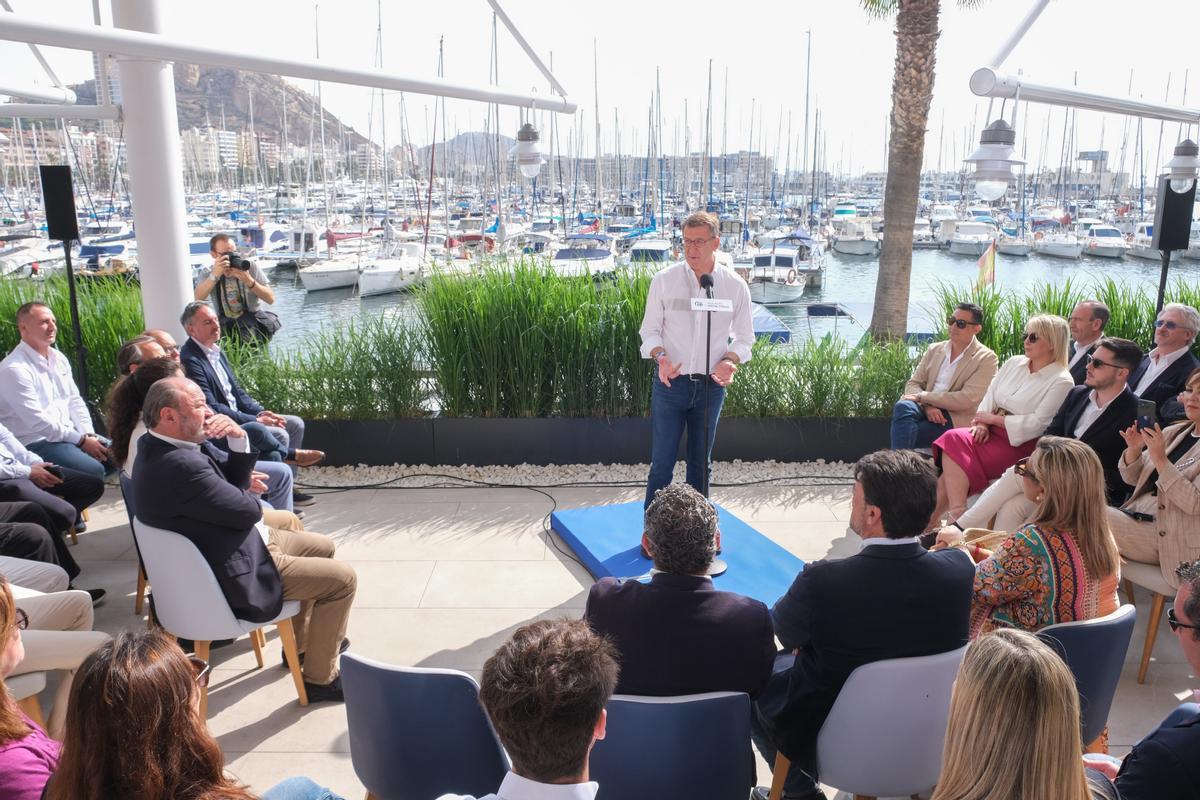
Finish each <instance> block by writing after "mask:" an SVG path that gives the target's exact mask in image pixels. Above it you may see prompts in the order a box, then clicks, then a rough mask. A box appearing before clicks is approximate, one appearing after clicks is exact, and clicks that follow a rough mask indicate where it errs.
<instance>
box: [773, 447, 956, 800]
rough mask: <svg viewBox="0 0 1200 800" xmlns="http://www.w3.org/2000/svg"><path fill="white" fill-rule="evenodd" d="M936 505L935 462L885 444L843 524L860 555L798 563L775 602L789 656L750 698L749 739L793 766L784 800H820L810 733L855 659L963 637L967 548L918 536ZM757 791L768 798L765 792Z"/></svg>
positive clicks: (858, 474) (947, 644) (861, 477)
mask: <svg viewBox="0 0 1200 800" xmlns="http://www.w3.org/2000/svg"><path fill="white" fill-rule="evenodd" d="M936 503H937V475H936V474H935V473H934V468H933V465H932V464H930V463H929V462H928V461H926V460H925V459H924V458H922V457H921V456H919V455H918V454H917V453H916V452H914V451H912V450H881V451H879V452H877V453H872V454H870V455H868V456H865V457H863V458H862V459H860V460H859V462H858V463H857V464H856V465H855V467H854V495H853V499H852V500H851V506H850V528H851V529H852V530H853V531H854V532H855V533H857V534H858V535H859V536H861V537H862V540H863V541H862V549H861V550H860V551H859V553H858V554H857V555H854V556H851V557H850V558H846V559H843V560H841V561H828V560H823V561H815V562H812V563H810V564H806V565H805V567H804V569H803V571H801V573H800V575H799V576H797V578H796V580H795V581H794V582H793V583H792V585H791V588H789V589H788V591H787V594H785V595H784V596H783V597H781V598H780V599H779V601H778V602H777V603H776V604H775V607H774V608H773V609H771V616H772V617H773V618H774V620H775V635H776V636H778V637H779V641H780V642H781V643H782V644H783V646H784V647H785V648H786V649H788V650H792V651H793V652H794V653H795V656H796V658H795V662H794V664H793V665H792V666H791V668H790V669H785V670H782V671H779V672H776V673H775V674H774V675H772V676H771V680H770V682H769V683H768V685H767V688H766V690H765V691H764V692H763V694H762V695H761V696H760V697H759V698H758V701H757V702H756V703H755V705H754V714H753V718H752V733H753V736H754V743H755V745H757V746H758V749H759V751H760V752H761V753H762V754H763V757H764V758H765V759H766V760H767V763H768V764H771V765H773V764H774V763H775V755H776V752H777V751H778V752H782V753H783V754H784V755H785V756H787V757H788V758H789V759H791V761H792V767H791V770H790V771H789V772H788V776H787V781H786V782H785V784H784V795H783V796H784V797H785V798H788V800H794V798H813V800H816V798H823V797H824V796H825V795H824V794H822V793H821V791H820V789H818V788H817V785H816V781H817V778H818V776H817V775H816V743H817V734H818V733H819V732H820V730H821V726H822V725H823V724H824V722H825V717H826V716H828V714H829V711H830V710H831V709H832V708H833V703H834V701H835V700H836V699H837V696H838V692H839V691H841V688H842V684H844V683H845V682H846V679H847V678H848V677H850V673H851V672H853V671H854V670H855V669H856V668H858V667H860V666H862V665H863V664H869V663H871V662H873V661H880V660H883V659H891V658H907V657H910V656H927V655H933V654H935V653H944V652H947V651H950V650H955V649H957V648H959V647H962V646H963V645H965V644H966V643H967V633H968V621H969V617H970V611H971V596H972V592H973V587H974V583H975V565H974V564H973V563H972V562H971V559H970V558H969V557H968V556H967V555H966V554H965V553H963V552H959V553H952V552H950V551H949V550H941V551H937V552H929V551H927V550H926V549H925V548H924V547H922V546H921V543H920V542H919V541H918V540H917V536H918V534H920V533H921V531H922V529H923V528H924V527H925V523H926V522H928V521H929V516H930V515H931V514H932V513H933V507H934V505H935V504H936ZM755 794H756V795H759V794H761V795H762V796H763V797H765V796H766V793H765V790H764V789H763V788H761V787H760V788H758V789H755Z"/></svg>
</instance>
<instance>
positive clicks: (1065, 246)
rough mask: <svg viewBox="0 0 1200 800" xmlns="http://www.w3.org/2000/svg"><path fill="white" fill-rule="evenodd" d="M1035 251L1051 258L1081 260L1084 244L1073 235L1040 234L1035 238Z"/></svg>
mask: <svg viewBox="0 0 1200 800" xmlns="http://www.w3.org/2000/svg"><path fill="white" fill-rule="evenodd" d="M1039 237H1040V238H1039ZM1033 251H1034V252H1035V253H1037V254H1038V255H1042V256H1050V257H1051V258H1079V256H1080V255H1082V254H1083V242H1081V241H1079V237H1078V236H1076V235H1075V234H1073V233H1038V234H1036V235H1035V236H1034V237H1033Z"/></svg>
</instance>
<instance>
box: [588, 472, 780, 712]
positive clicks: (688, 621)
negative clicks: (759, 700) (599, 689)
mask: <svg viewBox="0 0 1200 800" xmlns="http://www.w3.org/2000/svg"><path fill="white" fill-rule="evenodd" d="M720 542H721V534H720V531H719V530H718V529H717V512H716V509H714V508H713V507H712V505H711V504H710V503H709V502H708V500H706V499H705V497H704V495H702V494H700V493H699V492H697V491H696V490H695V489H693V488H692V487H691V486H689V485H688V484H686V483H675V484H671V485H669V486H665V487H663V488H662V489H659V490H658V491H657V492H656V493H655V495H654V500H653V501H651V503H650V507H649V508H648V509H646V517H645V533H644V534H643V536H642V545H643V547H645V548H646V552H647V553H649V554H650V556H651V557H652V558H653V559H654V567H655V569H656V570H657V572H655V574H654V575H653V576H652V577H651V578H650V582H649V583H647V584H643V583H639V582H638V581H636V580H626V581H620V580H617V579H616V578H601V579H600V580H599V581H598V582H597V583H596V584H595V585H593V586H592V589H591V592H590V593H589V594H588V600H587V608H586V610H585V611H584V614H583V616H584V619H586V620H587V621H588V622H589V623H590V624H591V626H592V629H593V630H595V631H596V633H598V634H600V635H602V636H606V637H607V638H608V639H609V640H610V641H612V643H613V644H614V645H615V646H616V648H617V652H618V654H619V658H620V661H621V677H620V680H619V681H618V682H617V692H618V693H619V694H637V695H657V696H669V695H678V694H698V693H701V692H746V693H747V694H749V695H750V696H751V697H756V696H757V695H758V694H759V692H761V691H762V689H763V687H764V686H765V685H766V683H767V678H768V677H770V675H771V666H772V664H774V662H775V632H774V630H773V628H772V625H771V615H770V612H768V611H767V607H766V606H765V605H764V604H763V603H761V602H759V601H758V600H754V599H751V598H749V597H744V596H743V595H740V594H735V593H734V592H720V591H717V590H715V589H714V588H713V582H712V579H711V578H709V577H708V575H707V572H708V568H709V567H710V566H711V565H712V562H713V557H714V555H715V553H716V550H717V549H718V548H719V547H720ZM713 653H720V654H721V657H720V658H712V657H711V656H712V654H713Z"/></svg>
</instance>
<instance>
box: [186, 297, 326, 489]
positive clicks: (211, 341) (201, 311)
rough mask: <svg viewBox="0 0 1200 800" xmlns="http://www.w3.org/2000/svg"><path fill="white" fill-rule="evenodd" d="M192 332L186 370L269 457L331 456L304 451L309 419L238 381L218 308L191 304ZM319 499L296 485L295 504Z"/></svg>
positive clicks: (310, 460) (297, 460) (304, 463)
mask: <svg viewBox="0 0 1200 800" xmlns="http://www.w3.org/2000/svg"><path fill="white" fill-rule="evenodd" d="M179 321H180V323H182V324H183V328H184V330H186V331H187V335H188V340H187V341H186V342H184V343H183V347H182V348H180V350H179V362H180V363H181V364H182V365H183V371H184V374H185V375H187V376H188V377H189V378H191V379H192V380H193V381H195V382H196V385H198V386H199V387H200V389H201V391H203V392H204V399H205V400H206V401H207V402H208V405H209V407H210V408H212V410H213V411H215V412H217V413H218V414H224V415H225V416H227V417H229V418H230V419H232V420H233V421H234V422H236V423H238V424H239V425H241V426H242V428H243V429H245V431H246V435H247V436H249V437H250V444H251V446H253V447H254V448H255V449H256V450H258V451H259V457H260V458H262V459H263V460H265V461H287V462H288V463H290V464H292V465H293V468H292V475H293V476H295V474H296V470H295V466H297V465H298V466H301V467H311V466H312V465H313V464H316V463H318V462H320V461H321V460H322V459H324V458H325V454H324V453H322V452H321V451H320V450H303V449H300V448H301V447H303V444H302V442H303V440H304V420H302V419H300V417H297V416H294V415H292V414H276V413H275V412H274V411H268V410H267V409H265V408H263V407H262V404H261V403H259V402H258V401H257V400H255V399H254V398H253V397H251V396H250V395H248V394H246V390H245V389H243V388H242V385H241V384H240V383H238V379H237V376H235V375H234V374H233V368H232V367H230V366H229V359H228V358H226V357H225V354H224V353H223V352H221V348H220V346H219V345H218V344H217V342H218V341H219V340H220V338H221V323H220V322H219V321H218V320H217V313H216V312H215V311H213V309H212V307H211V306H209V305H208V304H207V303H188V304H187V306H186V307H185V308H184V309H183V315H182V316H181V317H180V318H179ZM313 502H314V498H313V497H312V495H309V494H305V493H303V492H301V491H299V490H293V492H292V503H293V505H297V506H307V505H312V503H313Z"/></svg>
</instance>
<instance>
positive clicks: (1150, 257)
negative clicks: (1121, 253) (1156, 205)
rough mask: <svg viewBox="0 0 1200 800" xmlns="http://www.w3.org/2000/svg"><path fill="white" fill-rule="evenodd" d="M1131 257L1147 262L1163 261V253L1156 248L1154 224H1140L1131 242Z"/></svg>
mask: <svg viewBox="0 0 1200 800" xmlns="http://www.w3.org/2000/svg"><path fill="white" fill-rule="evenodd" d="M1129 255H1130V256H1132V257H1133V258H1141V259H1145V260H1146V261H1162V253H1161V252H1159V250H1158V248H1157V247H1155V246H1154V223H1153V222H1139V223H1138V224H1137V227H1136V228H1134V229H1133V238H1132V239H1130V240H1129Z"/></svg>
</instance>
